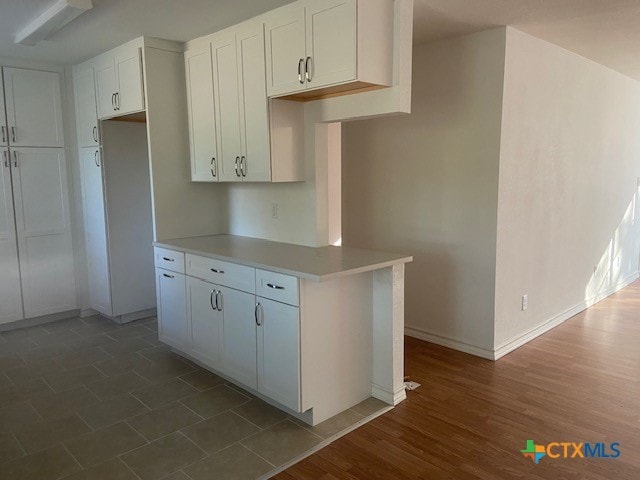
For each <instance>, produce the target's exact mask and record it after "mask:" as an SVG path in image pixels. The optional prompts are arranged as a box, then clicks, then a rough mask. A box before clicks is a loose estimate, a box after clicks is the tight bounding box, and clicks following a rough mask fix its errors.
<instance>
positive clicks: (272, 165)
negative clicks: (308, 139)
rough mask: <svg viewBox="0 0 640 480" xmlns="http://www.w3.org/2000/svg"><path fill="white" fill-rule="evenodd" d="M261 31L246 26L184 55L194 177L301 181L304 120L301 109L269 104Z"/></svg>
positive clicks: (250, 24)
mask: <svg viewBox="0 0 640 480" xmlns="http://www.w3.org/2000/svg"><path fill="white" fill-rule="evenodd" d="M264 55H265V45H264V29H263V24H262V23H260V22H248V23H246V24H243V25H241V26H239V27H234V28H231V29H228V30H226V31H224V32H222V33H220V34H216V35H214V36H213V37H212V39H211V42H206V44H205V45H202V44H199V45H198V46H196V47H193V48H188V49H187V52H186V53H185V68H186V79H187V104H188V111H189V133H190V146H191V178H192V180H193V181H207V182H218V181H221V182H243V181H244V182H292V181H300V180H304V167H303V165H304V163H303V162H304V119H303V109H302V108H301V106H300V104H298V103H297V102H289V101H285V100H278V101H277V103H272V104H271V106H270V105H269V100H268V98H267V92H266V84H265V75H266V63H265V56H264Z"/></svg>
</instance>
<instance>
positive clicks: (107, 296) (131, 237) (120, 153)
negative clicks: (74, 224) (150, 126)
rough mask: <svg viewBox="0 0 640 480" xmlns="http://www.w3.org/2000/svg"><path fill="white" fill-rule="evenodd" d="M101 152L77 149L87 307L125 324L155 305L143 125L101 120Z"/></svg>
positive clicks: (145, 138) (149, 206) (145, 313)
mask: <svg viewBox="0 0 640 480" xmlns="http://www.w3.org/2000/svg"><path fill="white" fill-rule="evenodd" d="M102 135H103V138H104V140H105V142H104V146H103V147H101V148H98V147H94V148H81V149H80V160H81V165H82V168H81V174H82V193H83V202H84V203H83V207H84V208H83V210H84V216H83V218H84V230H85V250H86V252H87V272H88V287H89V288H88V290H89V303H88V305H87V306H88V307H90V308H92V309H93V310H96V311H98V312H100V313H102V314H103V315H106V316H107V317H112V318H114V319H115V320H116V321H118V322H121V323H124V322H127V321H130V320H134V319H136V318H141V317H144V316H149V315H152V314H153V309H154V308H155V307H156V298H155V288H154V281H153V278H154V264H153V251H152V247H151V242H152V240H153V226H152V219H151V192H150V180H149V165H148V160H147V159H148V155H147V136H146V127H145V125H144V124H142V123H137V122H122V121H118V122H109V121H106V122H103V125H102Z"/></svg>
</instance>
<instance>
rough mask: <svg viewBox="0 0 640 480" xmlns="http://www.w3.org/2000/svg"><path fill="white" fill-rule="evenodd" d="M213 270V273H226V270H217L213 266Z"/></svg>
mask: <svg viewBox="0 0 640 480" xmlns="http://www.w3.org/2000/svg"><path fill="white" fill-rule="evenodd" d="M211 271H212V272H213V273H219V274H221V275H224V270H217V269H215V268H212V269H211Z"/></svg>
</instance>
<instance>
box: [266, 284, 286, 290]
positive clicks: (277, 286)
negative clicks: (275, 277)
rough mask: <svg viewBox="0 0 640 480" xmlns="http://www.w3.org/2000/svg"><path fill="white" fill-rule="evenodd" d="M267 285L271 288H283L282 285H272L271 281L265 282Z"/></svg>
mask: <svg viewBox="0 0 640 480" xmlns="http://www.w3.org/2000/svg"><path fill="white" fill-rule="evenodd" d="M267 287H269V288H273V289H274V290H284V287H281V286H280V285H274V284H273V283H267Z"/></svg>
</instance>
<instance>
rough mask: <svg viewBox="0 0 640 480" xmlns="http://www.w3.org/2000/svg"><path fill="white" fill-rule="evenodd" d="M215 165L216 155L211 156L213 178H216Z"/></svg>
mask: <svg viewBox="0 0 640 480" xmlns="http://www.w3.org/2000/svg"><path fill="white" fill-rule="evenodd" d="M217 170H218V169H217V166H216V157H211V176H212V177H213V178H216V176H217V175H216V172H217Z"/></svg>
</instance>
